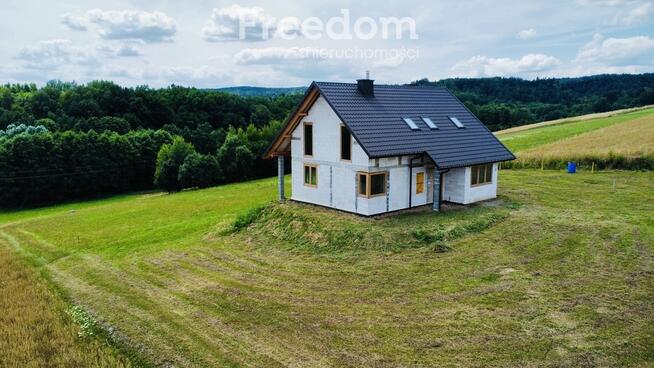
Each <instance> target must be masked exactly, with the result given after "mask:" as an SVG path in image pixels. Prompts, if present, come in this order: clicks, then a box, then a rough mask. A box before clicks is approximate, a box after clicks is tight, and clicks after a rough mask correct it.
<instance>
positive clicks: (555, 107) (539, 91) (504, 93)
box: [411, 73, 654, 131]
mask: <svg viewBox="0 0 654 368" xmlns="http://www.w3.org/2000/svg"><path fill="white" fill-rule="evenodd" d="M411 84H413V85H438V86H444V87H447V88H448V89H449V90H450V91H452V92H453V93H454V94H455V95H456V96H457V97H458V98H459V99H460V100H461V101H462V102H463V103H464V104H465V105H466V106H467V107H468V108H469V109H470V110H471V111H472V112H473V113H474V114H475V115H476V116H477V117H478V118H479V119H480V120H481V121H482V122H483V123H484V124H486V126H487V127H488V128H489V129H490V130H492V131H497V130H502V129H507V128H511V127H514V126H519V125H525V124H531V123H535V122H539V121H547V120H555V119H560V118H565V117H570V116H578V115H585V114H590V113H594V112H605V111H612V110H618V109H624V108H628V107H634V106H643V105H651V104H654V73H647V74H605V75H594V76H589V77H580V78H548V79H535V80H524V79H520V78H453V79H443V80H440V81H429V80H427V79H422V80H419V81H415V82H413V83H411Z"/></svg>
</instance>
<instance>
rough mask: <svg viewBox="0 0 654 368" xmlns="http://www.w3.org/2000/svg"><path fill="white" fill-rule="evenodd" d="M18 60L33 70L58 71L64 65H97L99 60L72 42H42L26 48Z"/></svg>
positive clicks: (22, 50) (19, 53)
mask: <svg viewBox="0 0 654 368" xmlns="http://www.w3.org/2000/svg"><path fill="white" fill-rule="evenodd" d="M16 59H18V60H23V61H25V62H26V65H25V66H27V67H29V68H33V69H41V70H47V69H57V68H59V67H60V66H63V65H70V64H77V65H97V64H98V63H99V61H98V59H97V58H96V57H95V56H94V55H93V54H91V53H89V52H88V51H86V50H85V49H83V48H80V47H76V46H74V45H73V44H72V42H71V41H70V40H61V39H58V40H46V41H40V42H39V43H38V44H37V45H36V46H30V47H25V48H23V49H21V50H20V51H19V52H18V55H16Z"/></svg>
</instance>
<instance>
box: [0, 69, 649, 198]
mask: <svg viewBox="0 0 654 368" xmlns="http://www.w3.org/2000/svg"><path fill="white" fill-rule="evenodd" d="M412 84H415V85H434V84H435V85H443V86H446V87H447V88H449V89H450V90H451V91H453V93H454V94H455V95H456V96H457V97H458V98H459V99H461V100H462V101H463V103H465V104H466V106H468V108H470V109H471V110H472V111H473V113H475V114H476V115H477V116H478V117H479V118H480V119H481V120H482V121H483V122H484V123H486V124H487V125H488V126H489V128H490V129H491V130H499V129H504V128H508V127H512V126H517V125H522V124H528V123H533V122H537V121H543V120H551V119H557V118H561V117H567V116H574V115H580V114H586V113H593V112H601V111H608V110H614V109H619V108H625V107H632V106H639V105H645V104H654V90H653V87H652V86H654V74H641V75H600V76H593V77H584V78H570V79H537V80H533V81H527V80H522V79H517V78H482V79H445V80H442V81H438V82H432V81H429V80H426V79H424V80H420V81H416V82H413V83H412ZM301 97H302V96H301V94H298V93H294V94H282V95H274V96H270V95H267V96H239V95H236V94H230V93H225V92H221V91H215V90H200V89H196V88H186V87H179V86H170V87H168V88H162V89H152V88H149V87H145V86H142V87H135V88H126V87H121V86H119V85H116V84H115V83H112V82H108V81H94V82H90V83H88V84H85V85H78V84H75V83H64V82H59V81H53V82H49V83H47V84H46V85H45V86H43V87H40V88H38V87H37V86H35V85H33V84H12V85H4V86H0V207H12V206H31V205H38V204H44V203H51V202H57V201H63V200H70V199H77V198H88V197H93V196H98V195H108V194H114V193H121V192H126V191H134V190H147V189H152V188H154V186H155V185H156V186H158V187H160V188H163V189H166V190H169V191H177V190H181V189H183V188H188V187H206V186H211V185H216V184H220V183H227V182H233V181H241V180H248V179H253V178H258V177H265V176H271V175H274V173H275V170H276V166H275V163H274V162H272V161H264V160H262V159H261V155H262V153H263V151H264V150H265V148H266V147H267V146H268V145H269V144H270V142H271V141H272V139H273V137H274V136H275V134H276V132H277V131H278V130H279V129H280V128H281V125H282V123H281V122H282V121H284V120H285V119H286V118H287V116H288V115H289V113H290V112H291V110H292V109H293V107H294V106H295V105H296V104H297V103H298V102H299V101H300V99H301Z"/></svg>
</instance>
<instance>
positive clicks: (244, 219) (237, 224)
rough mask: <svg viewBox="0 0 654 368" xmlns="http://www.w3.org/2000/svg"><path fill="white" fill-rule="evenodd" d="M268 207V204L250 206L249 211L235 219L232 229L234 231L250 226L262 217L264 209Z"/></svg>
mask: <svg viewBox="0 0 654 368" xmlns="http://www.w3.org/2000/svg"><path fill="white" fill-rule="evenodd" d="M266 207H267V206H258V207H253V208H250V209H249V210H248V211H247V212H245V213H243V214H240V215H238V216H237V217H236V219H235V220H234V223H233V224H232V231H233V232H236V231H240V230H243V229H245V228H246V227H248V226H250V224H252V223H253V222H254V221H256V220H257V219H258V218H259V217H261V214H262V212H263V210H265V209H266Z"/></svg>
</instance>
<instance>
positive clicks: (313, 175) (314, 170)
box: [304, 164, 318, 188]
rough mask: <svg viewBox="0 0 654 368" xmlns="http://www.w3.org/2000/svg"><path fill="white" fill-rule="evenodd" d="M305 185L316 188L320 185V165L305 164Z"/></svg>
mask: <svg viewBox="0 0 654 368" xmlns="http://www.w3.org/2000/svg"><path fill="white" fill-rule="evenodd" d="M304 185H306V186H308V187H314V188H315V187H317V186H318V165H312V164H304Z"/></svg>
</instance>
